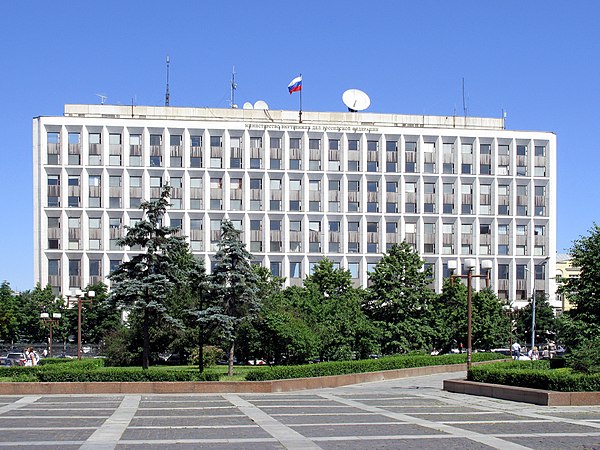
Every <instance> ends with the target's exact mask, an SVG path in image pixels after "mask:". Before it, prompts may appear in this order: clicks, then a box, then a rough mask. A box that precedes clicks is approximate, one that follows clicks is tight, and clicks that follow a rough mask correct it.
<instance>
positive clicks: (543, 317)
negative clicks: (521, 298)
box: [516, 293, 556, 346]
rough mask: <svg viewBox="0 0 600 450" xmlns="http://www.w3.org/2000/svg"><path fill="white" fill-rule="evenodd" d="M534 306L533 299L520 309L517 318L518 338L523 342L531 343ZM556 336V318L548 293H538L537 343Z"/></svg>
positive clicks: (536, 306) (536, 309) (536, 305)
mask: <svg viewBox="0 0 600 450" xmlns="http://www.w3.org/2000/svg"><path fill="white" fill-rule="evenodd" d="M532 316H533V307H532V302H531V300H530V301H529V304H528V305H527V306H525V307H524V308H521V309H520V310H519V317H518V318H517V329H516V334H517V339H519V340H521V342H522V343H525V344H527V346H529V345H530V343H531V326H532ZM555 336H556V318H555V316H554V310H553V309H552V307H551V306H550V302H549V301H548V295H546V294H544V293H537V294H536V296H535V342H536V345H539V344H543V343H545V342H548V341H553V340H554V339H555Z"/></svg>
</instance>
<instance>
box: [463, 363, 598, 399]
mask: <svg viewBox="0 0 600 450" xmlns="http://www.w3.org/2000/svg"><path fill="white" fill-rule="evenodd" d="M467 379H468V380H470V381H477V382H481V383H492V384H504V385H509V386H519V387H526V388H533V389H544V390H550V391H560V392H578V391H600V374H582V373H576V372H573V371H572V370H571V369H568V368H567V369H553V370H550V365H549V362H548V361H510V362H500V363H492V364H485V365H481V366H476V367H473V368H472V369H471V370H470V371H469V373H468V374H467Z"/></svg>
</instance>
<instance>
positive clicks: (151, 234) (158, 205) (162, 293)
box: [109, 186, 187, 369]
mask: <svg viewBox="0 0 600 450" xmlns="http://www.w3.org/2000/svg"><path fill="white" fill-rule="evenodd" d="M169 195H170V188H169V186H165V187H164V188H163V190H162V192H161V196H160V198H159V199H157V200H154V201H147V202H143V203H142V205H141V206H140V208H141V209H143V210H144V217H143V219H142V220H140V221H139V222H137V223H136V224H135V225H133V226H131V227H127V234H126V235H125V237H123V238H121V239H119V240H118V244H119V245H120V246H121V247H126V246H128V247H134V246H140V247H141V248H142V249H143V250H144V251H143V252H141V253H139V254H137V255H135V256H133V257H132V258H131V259H130V260H129V261H125V262H123V263H122V264H121V265H120V266H119V267H118V268H117V269H116V270H115V271H114V272H113V273H111V274H110V275H109V278H110V279H111V280H112V282H113V286H112V294H111V295H112V298H113V299H114V300H115V301H116V302H117V304H118V305H119V306H120V307H122V308H124V309H126V310H128V311H129V312H130V313H132V314H139V316H140V321H141V330H142V367H143V368H144V369H147V368H148V366H149V365H150V326H151V325H152V324H156V323H158V322H159V321H166V322H170V323H173V324H177V320H176V319H175V318H174V317H172V316H171V315H170V313H169V311H168V310H167V308H166V306H165V302H166V299H167V297H168V295H169V293H170V292H171V291H172V289H173V287H174V286H175V285H176V283H179V282H181V270H180V268H179V267H178V264H177V259H176V257H175V255H179V254H180V252H181V250H182V248H183V249H185V248H186V247H187V243H186V241H185V238H184V237H182V236H178V235H177V231H178V230H177V229H174V228H171V227H166V226H163V225H162V218H163V216H164V214H165V211H166V209H167V206H169V202H168V199H169Z"/></svg>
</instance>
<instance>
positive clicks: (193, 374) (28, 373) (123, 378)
mask: <svg viewBox="0 0 600 450" xmlns="http://www.w3.org/2000/svg"><path fill="white" fill-rule="evenodd" d="M0 377H11V378H12V380H13V381H43V382H82V381H86V382H87V381H96V382H98V381H101V382H111V381H116V382H128V381H219V375H218V374H215V373H203V374H200V373H198V371H197V370H195V369H190V370H176V371H174V370H165V369H158V368H150V369H148V370H142V369H141V368H139V367H86V365H85V364H83V365H78V364H73V365H71V364H49V365H47V366H38V367H14V366H13V367H0Z"/></svg>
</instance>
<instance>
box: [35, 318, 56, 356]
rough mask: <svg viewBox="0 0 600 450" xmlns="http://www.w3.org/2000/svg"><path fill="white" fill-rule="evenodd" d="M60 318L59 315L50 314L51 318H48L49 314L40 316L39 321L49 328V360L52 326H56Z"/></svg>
mask: <svg viewBox="0 0 600 450" xmlns="http://www.w3.org/2000/svg"><path fill="white" fill-rule="evenodd" d="M60 318H61V314H60V313H52V317H50V314H48V313H41V314H40V320H41V321H42V322H43V323H44V324H45V325H48V328H50V341H49V345H48V349H49V353H50V357H51V358H52V327H53V326H54V325H58V321H59V320H60Z"/></svg>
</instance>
